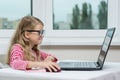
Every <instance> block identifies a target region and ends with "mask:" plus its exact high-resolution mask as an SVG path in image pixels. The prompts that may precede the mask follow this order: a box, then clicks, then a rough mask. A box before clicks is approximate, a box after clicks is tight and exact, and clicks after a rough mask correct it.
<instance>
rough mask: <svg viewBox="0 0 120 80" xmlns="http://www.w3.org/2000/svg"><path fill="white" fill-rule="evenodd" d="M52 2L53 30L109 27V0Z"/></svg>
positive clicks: (59, 0)
mask: <svg viewBox="0 0 120 80" xmlns="http://www.w3.org/2000/svg"><path fill="white" fill-rule="evenodd" d="M52 3H53V30H77V29H79V30H84V29H85V30H86V29H89V30H90V29H95V30H96V29H106V28H107V16H108V14H107V13H108V2H107V0H53V2H52ZM61 5H62V8H61ZM66 5H67V6H66Z"/></svg>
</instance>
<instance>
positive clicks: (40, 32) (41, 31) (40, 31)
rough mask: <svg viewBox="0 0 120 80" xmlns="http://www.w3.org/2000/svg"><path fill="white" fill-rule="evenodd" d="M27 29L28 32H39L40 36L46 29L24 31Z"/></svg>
mask: <svg viewBox="0 0 120 80" xmlns="http://www.w3.org/2000/svg"><path fill="white" fill-rule="evenodd" d="M25 31H28V32H38V34H39V35H40V36H42V35H43V34H44V31H45V30H24V31H23V32H25Z"/></svg>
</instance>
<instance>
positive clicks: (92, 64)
mask: <svg viewBox="0 0 120 80" xmlns="http://www.w3.org/2000/svg"><path fill="white" fill-rule="evenodd" d="M59 65H60V66H64V67H96V65H97V64H96V63H95V62H60V63H59Z"/></svg>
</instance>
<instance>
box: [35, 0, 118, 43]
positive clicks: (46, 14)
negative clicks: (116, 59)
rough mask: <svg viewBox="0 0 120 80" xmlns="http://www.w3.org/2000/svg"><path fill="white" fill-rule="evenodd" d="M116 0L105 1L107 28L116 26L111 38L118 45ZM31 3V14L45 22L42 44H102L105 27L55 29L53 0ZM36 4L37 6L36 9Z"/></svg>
mask: <svg viewBox="0 0 120 80" xmlns="http://www.w3.org/2000/svg"><path fill="white" fill-rule="evenodd" d="M56 1H57V0H56ZM67 1H68V0H67ZM75 1H76V0H75ZM82 1H83V0H82ZM84 1H87V0H84ZM91 1H92V0H91ZM100 1H101V0H100ZM103 1H105V0H103ZM118 1H119V0H114V1H113V0H107V3H108V16H107V19H108V21H107V27H108V28H110V27H116V33H115V36H114V40H113V42H114V43H113V44H115V45H118V43H120V37H118V35H120V33H118V31H120V28H119V26H118V19H119V18H120V17H119V16H118V10H119V9H118V4H120V2H118ZM69 2H70V1H68V3H69ZM33 4H34V5H33V8H34V10H33V15H35V16H37V17H39V18H40V19H41V20H42V21H43V22H44V23H45V30H46V35H45V38H44V41H45V42H44V44H46V45H100V44H102V41H103V39H104V36H105V33H106V29H95V30H93V29H87V30H86V29H84V30H80V29H79V30H78V29H77V30H65V29H60V30H55V29H53V22H54V21H53V20H54V19H53V11H54V9H53V5H54V0H38V1H33ZM94 4H96V3H94ZM38 6H39V8H38V9H37V7H38ZM66 6H68V5H66ZM60 9H61V10H62V9H63V7H62V5H61V8H60ZM60 9H59V10H60ZM61 10H60V11H61Z"/></svg>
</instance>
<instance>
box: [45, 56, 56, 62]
mask: <svg viewBox="0 0 120 80" xmlns="http://www.w3.org/2000/svg"><path fill="white" fill-rule="evenodd" d="M44 61H52V62H56V61H57V58H55V57H53V56H47V58H46V59H45V60H44Z"/></svg>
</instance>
